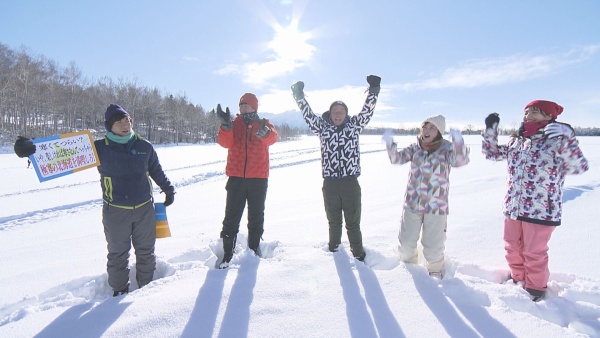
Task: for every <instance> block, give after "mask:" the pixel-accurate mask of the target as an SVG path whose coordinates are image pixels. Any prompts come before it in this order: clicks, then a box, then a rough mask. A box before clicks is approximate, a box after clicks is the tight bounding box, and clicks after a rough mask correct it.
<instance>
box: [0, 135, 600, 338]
mask: <svg viewBox="0 0 600 338" xmlns="http://www.w3.org/2000/svg"><path fill="white" fill-rule="evenodd" d="M395 139H396V141H397V142H398V143H399V146H403V145H408V144H409V143H410V142H413V141H414V140H415V137H414V136H402V137H400V136H397V137H395ZM465 140H466V143H467V144H469V145H470V147H471V163H470V164H469V165H467V166H466V167H462V168H455V169H453V171H452V174H451V184H450V191H451V193H450V216H449V222H448V223H449V224H448V240H447V243H446V254H447V260H446V276H445V279H444V280H441V281H438V280H435V279H432V278H430V277H429V276H428V275H427V272H426V270H425V268H424V267H422V266H416V265H407V264H404V263H400V262H398V260H397V258H396V247H397V243H398V240H397V235H398V229H399V218H400V215H401V206H402V201H403V195H404V190H405V186H406V180H407V176H408V172H407V171H408V168H409V165H408V164H407V165H403V166H392V165H390V164H389V160H388V159H387V155H386V153H385V151H384V145H383V144H382V143H381V137H380V136H362V137H361V151H362V169H363V170H362V176H361V177H360V178H359V182H360V184H361V186H362V193H363V197H362V200H363V218H362V230H363V238H364V245H365V248H366V252H367V257H366V260H365V263H364V264H363V263H360V262H358V261H356V260H354V259H353V258H352V257H351V254H350V251H349V246H348V242H347V238H346V235H345V234H344V237H343V249H342V250H341V251H339V252H338V253H335V254H333V253H330V252H328V251H327V233H328V232H327V221H326V218H325V212H324V209H323V200H322V195H321V184H322V179H321V171H320V151H319V148H318V139H317V138H316V137H314V136H311V137H305V138H303V139H301V140H298V141H291V142H281V143H277V144H275V145H274V146H272V147H271V176H270V179H269V191H268V196H267V207H266V211H265V219H266V222H265V234H264V236H263V238H264V242H263V243H262V244H261V249H262V252H263V254H264V256H265V257H264V258H262V259H259V258H256V257H254V256H253V254H251V251H250V250H247V247H246V243H245V242H246V235H247V229H246V221H245V219H244V220H243V222H242V226H241V228H240V229H241V231H240V235H239V236H238V244H237V248H236V254H235V256H234V258H233V260H232V263H233V264H232V266H231V267H230V268H229V269H227V270H217V269H215V264H216V260H217V255H220V254H222V249H221V242H220V239H219V238H218V237H219V232H220V230H221V221H222V218H223V215H224V209H225V182H226V176H225V175H224V169H225V159H226V150H225V149H223V148H220V147H219V146H218V145H178V146H161V147H157V149H158V154H159V157H160V160H161V163H162V165H163V168H164V169H165V171H166V173H167V175H168V177H169V178H170V179H171V181H172V182H174V184H175V186H176V189H177V194H176V195H175V203H174V204H173V205H172V206H170V207H169V208H167V214H168V220H169V225H170V228H171V233H172V237H170V238H164V239H159V240H157V246H156V254H157V256H158V263H157V270H156V273H155V280H154V281H153V282H152V283H150V284H149V285H147V286H146V287H144V288H143V289H136V287H137V286H136V285H135V282H134V283H133V284H132V286H133V288H132V292H130V293H129V294H128V295H126V296H123V297H116V298H112V297H111V295H112V291H111V290H110V289H109V287H108V285H107V275H106V271H105V267H106V243H105V239H104V234H103V228H102V223H101V198H100V197H101V193H100V184H99V175H98V173H97V171H96V169H89V170H85V171H83V172H79V173H75V174H72V175H68V176H65V177H61V178H58V179H55V180H50V181H47V182H44V183H39V182H38V180H37V177H36V175H35V172H34V170H32V169H26V166H27V160H26V159H20V158H18V157H17V156H16V155H14V154H12V153H4V154H0V169H1V172H2V175H0V186H1V187H2V188H1V189H0V269H1V271H2V272H1V273H0V291H1V292H0V337H32V336H36V337H99V336H102V337H125V336H128V337H284V336H285V337H403V336H406V337H444V336H452V337H578V336H590V337H598V336H600V321H599V318H600V245H599V244H598V241H599V239H600V227H599V226H598V221H597V218H598V216H597V213H596V209H595V208H597V207H599V206H600V189H599V187H600V171H598V169H597V168H600V151H599V150H598V149H599V147H600V138H597V137H588V138H585V137H582V138H580V142H581V148H582V150H583V152H584V154H585V155H586V157H587V158H588V160H589V161H590V167H591V169H590V171H589V172H587V173H585V174H583V175H581V176H569V177H568V178H567V181H566V185H565V194H564V210H563V211H564V212H563V214H564V217H563V225H562V226H560V227H559V228H558V229H557V230H556V231H555V232H554V234H553V237H552V240H551V241H550V271H551V276H550V282H549V284H548V289H549V296H548V298H547V299H546V300H544V301H542V302H539V303H534V302H532V301H531V300H530V299H529V297H528V295H527V292H525V291H524V290H523V289H521V287H519V286H515V285H507V284H502V283H501V281H502V278H503V277H504V276H505V275H506V274H507V271H508V270H507V266H506V263H505V260H504V249H503V241H502V220H503V216H502V214H501V207H502V200H503V197H504V192H505V185H504V184H505V183H504V182H505V178H506V163H504V162H497V163H496V162H491V161H486V160H485V159H484V158H483V155H482V154H481V137H480V136H466V137H465ZM502 140H504V141H506V138H504V139H502ZM155 196H156V199H157V201H162V200H163V199H164V195H160V194H158V192H157V194H156V195H155ZM244 217H245V216H244ZM134 261H135V256H134V255H133V252H132V257H131V261H130V265H132V273H131V280H132V281H135V277H134V274H135V268H134V265H133V264H134Z"/></svg>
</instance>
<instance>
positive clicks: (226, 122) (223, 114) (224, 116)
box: [217, 104, 233, 130]
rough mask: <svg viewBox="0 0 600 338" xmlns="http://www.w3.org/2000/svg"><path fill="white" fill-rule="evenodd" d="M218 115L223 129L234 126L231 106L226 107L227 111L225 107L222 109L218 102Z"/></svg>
mask: <svg viewBox="0 0 600 338" xmlns="http://www.w3.org/2000/svg"><path fill="white" fill-rule="evenodd" d="M217 117H218V118H219V120H221V127H223V129H225V130H230V129H231V127H233V123H231V112H230V111H229V107H226V108H225V111H223V109H221V104H217Z"/></svg>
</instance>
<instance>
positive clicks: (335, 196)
mask: <svg viewBox="0 0 600 338" xmlns="http://www.w3.org/2000/svg"><path fill="white" fill-rule="evenodd" d="M367 82H368V83H369V89H368V91H369V93H368V95H367V99H366V100H365V104H364V106H363V108H362V111H361V112H360V113H359V114H358V115H356V116H348V107H347V106H346V104H345V103H344V102H342V101H335V102H333V103H332V104H331V106H330V107H329V111H327V112H325V113H324V114H323V116H317V115H315V114H314V113H313V111H312V109H311V108H310V105H309V104H308V102H307V101H306V99H305V97H304V82H302V81H298V82H296V83H295V84H294V85H292V93H293V95H294V99H295V100H296V104H297V105H298V108H300V111H301V112H302V116H303V117H304V121H306V123H307V124H308V126H309V128H310V130H312V132H314V133H315V134H317V135H318V136H319V138H320V141H321V167H322V174H323V200H324V204H325V213H326V215H327V220H328V222H329V251H331V252H335V251H337V250H338V247H339V245H340V244H341V241H342V224H343V221H344V219H345V221H346V231H347V234H348V241H349V242H350V250H351V251H352V255H353V256H354V257H355V258H356V259H358V260H359V261H364V259H365V256H366V253H365V250H364V248H363V242H362V233H361V230H360V217H361V189H360V185H359V183H358V179H357V178H358V176H360V150H359V140H358V137H359V134H360V132H361V131H362V130H363V128H364V127H365V126H366V125H367V123H369V121H370V120H371V117H372V116H373V112H374V110H375V104H376V103H377V97H378V96H379V91H380V83H381V78H380V77H379V76H375V75H369V76H367ZM342 213H343V216H342Z"/></svg>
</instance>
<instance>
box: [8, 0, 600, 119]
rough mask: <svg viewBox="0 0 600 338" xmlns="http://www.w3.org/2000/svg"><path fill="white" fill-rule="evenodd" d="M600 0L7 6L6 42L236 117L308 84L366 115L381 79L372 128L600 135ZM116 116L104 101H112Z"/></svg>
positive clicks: (317, 105) (317, 98) (278, 104)
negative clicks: (532, 109) (428, 126)
mask: <svg viewBox="0 0 600 338" xmlns="http://www.w3.org/2000/svg"><path fill="white" fill-rule="evenodd" d="M598 16H600V1H597V0H578V1H567V0H564V1H538V0H533V1H518V0H507V1H493V2H492V1H478V0H461V1H441V0H440V1H404V0H402V1H400V0H396V1H392V0H390V1H352V0H328V1H322V0H303V1H292V0H285V1H281V0H280V1H268V0H265V1H260V0H237V1H236V0H234V1H191V0H186V1H171V2H166V1H114V0H108V1H102V2H97V1H66V0H57V1H33V0H19V1H16V0H13V1H10V0H9V1H3V2H2V4H1V5H0V43H3V44H5V45H8V46H9V47H11V48H13V49H18V48H20V47H21V46H23V47H26V48H27V50H28V51H29V52H30V53H33V54H40V55H44V56H46V57H48V58H50V59H52V60H55V61H57V62H58V63H59V65H60V66H62V67H66V66H67V65H68V64H69V62H70V61H74V62H75V63H76V64H77V66H78V67H79V68H80V69H81V71H82V72H83V74H84V75H85V76H86V77H87V78H88V79H90V80H92V81H93V80H97V79H100V78H102V77H110V78H112V79H114V80H119V79H124V80H131V81H135V82H137V83H138V84H139V85H143V86H147V87H157V88H159V89H160V90H161V91H162V92H163V94H166V93H170V94H175V95H184V94H185V95H186V96H187V97H188V98H189V99H190V101H191V102H193V103H195V104H200V105H202V106H203V107H204V108H205V109H207V110H210V109H212V108H213V107H214V106H215V105H216V104H217V103H221V104H223V105H227V106H230V107H232V108H233V110H236V106H237V102H238V99H239V97H240V96H241V95H242V94H243V93H244V92H253V93H255V94H256V95H257V96H258V98H259V113H260V112H268V113H281V112H285V111H290V110H296V106H295V103H294V101H293V99H292V97H291V94H290V89H289V87H290V85H291V84H292V83H294V82H295V81H297V80H302V81H304V82H305V92H306V94H307V99H308V100H309V103H310V104H311V106H312V107H313V109H314V110H315V111H316V112H322V111H325V110H326V109H327V108H328V107H329V104H330V103H331V102H333V101H335V100H343V101H345V102H346V103H347V104H348V106H349V108H350V113H351V114H355V113H358V112H359V111H360V108H361V106H362V103H363V101H364V98H365V94H364V91H365V89H366V87H367V83H366V80H365V78H366V76H367V75H368V74H376V75H379V76H381V77H382V92H381V95H380V101H379V103H378V105H377V108H376V115H375V117H374V119H373V121H372V124H373V125H378V124H386V123H388V124H389V123H395V124H402V125H405V126H408V125H413V124H416V123H419V122H421V121H423V120H424V119H425V118H426V117H428V116H431V115H436V114H442V115H444V116H445V117H446V119H447V124H448V125H449V126H450V127H452V126H454V127H457V128H460V127H462V126H464V125H466V124H473V125H474V126H483V119H484V118H485V117H486V116H487V115H488V114H489V113H491V112H498V113H499V114H500V117H501V124H502V125H504V126H506V127H510V126H516V125H517V124H518V123H519V122H520V121H521V119H522V112H523V107H524V106H525V104H526V103H528V102H529V101H532V100H534V99H547V100H552V101H556V102H558V103H559V104H561V105H563V106H564V107H565V112H564V113H563V114H562V115H561V116H559V118H558V120H559V121H563V122H568V123H571V124H573V125H575V126H580V127H592V126H596V127H600V81H599V76H598V75H599V74H600V71H599V69H600V23H599V21H598V19H597V18H598ZM107 104H108V102H107Z"/></svg>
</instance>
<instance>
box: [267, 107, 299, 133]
mask: <svg viewBox="0 0 600 338" xmlns="http://www.w3.org/2000/svg"><path fill="white" fill-rule="evenodd" d="M258 115H259V116H260V117H261V118H266V119H268V120H269V122H271V123H273V124H274V125H282V124H284V123H285V124H287V125H288V126H290V127H296V128H300V129H308V126H307V125H306V122H304V119H303V118H302V113H300V112H299V111H297V110H296V111H286V112H284V113H281V114H272V113H260V112H259V113H258Z"/></svg>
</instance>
